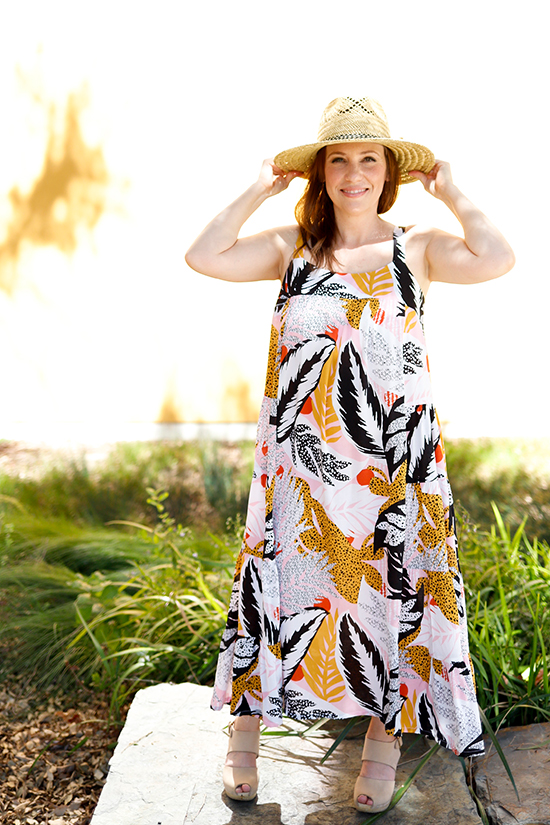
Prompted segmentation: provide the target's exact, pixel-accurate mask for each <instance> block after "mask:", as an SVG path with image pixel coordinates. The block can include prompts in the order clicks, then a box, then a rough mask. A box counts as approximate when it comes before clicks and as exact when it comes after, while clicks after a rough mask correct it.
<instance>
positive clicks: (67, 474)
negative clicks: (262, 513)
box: [0, 442, 252, 530]
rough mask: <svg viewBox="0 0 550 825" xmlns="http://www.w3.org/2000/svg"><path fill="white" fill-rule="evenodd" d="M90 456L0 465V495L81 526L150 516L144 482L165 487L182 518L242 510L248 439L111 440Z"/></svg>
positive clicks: (220, 521) (208, 520) (202, 520)
mask: <svg viewBox="0 0 550 825" xmlns="http://www.w3.org/2000/svg"><path fill="white" fill-rule="evenodd" d="M92 459H93V456H92V457H90V456H89V457H85V456H83V455H82V456H76V457H75V456H74V455H73V456H70V457H68V458H67V457H66V456H64V455H63V454H62V453H53V455H52V456H51V458H50V460H49V461H47V462H40V461H37V460H34V461H32V462H31V463H30V467H29V468H26V467H25V471H24V472H22V473H19V474H18V475H15V474H13V473H11V474H8V473H5V472H4V473H1V472H0V500H2V499H3V500H5V499H6V498H8V499H12V500H13V499H15V500H16V501H17V502H18V503H19V505H20V507H21V508H22V509H23V511H24V512H27V513H33V514H36V515H38V514H39V515H40V516H41V517H43V518H47V519H52V518H53V519H64V520H66V521H72V522H73V523H74V524H77V525H80V526H83V525H86V524H88V525H94V526H98V525H103V524H105V523H106V522H108V521H112V520H114V519H120V518H127V519H129V520H132V521H137V522H145V523H146V524H153V523H154V515H153V511H152V510H151V508H147V507H145V506H144V502H145V496H144V490H145V489H146V488H147V487H151V488H154V489H163V490H166V491H167V492H168V494H169V498H168V502H167V507H168V509H169V511H170V515H171V516H172V518H174V519H177V520H178V521H179V522H181V523H182V524H184V525H189V526H191V525H192V526H195V527H199V528H200V527H204V526H206V525H208V527H209V528H210V529H215V530H223V527H224V524H225V521H226V519H227V518H236V517H237V515H239V514H240V515H241V516H244V513H245V511H246V504H247V497H248V487H249V484H250V478H251V474H252V445H251V444H250V443H247V442H243V443H242V444H239V445H230V444H218V443H216V444H210V443H200V442H197V443H188V442H179V443H174V442H169V443H166V442H158V443H135V444H116V445H114V446H113V447H112V449H111V450H110V451H109V452H108V453H107V454H105V455H104V456H102V457H101V459H100V460H98V461H95V462H93V461H92Z"/></svg>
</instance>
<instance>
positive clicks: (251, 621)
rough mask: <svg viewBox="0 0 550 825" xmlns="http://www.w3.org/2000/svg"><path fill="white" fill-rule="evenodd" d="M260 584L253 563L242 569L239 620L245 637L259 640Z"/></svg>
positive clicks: (260, 620) (260, 631)
mask: <svg viewBox="0 0 550 825" xmlns="http://www.w3.org/2000/svg"><path fill="white" fill-rule="evenodd" d="M262 603H263V599H262V583H261V581H260V577H259V575H258V571H257V569H256V565H255V564H254V561H249V562H248V563H246V564H245V565H244V567H243V571H242V580H241V597H240V602H239V606H240V618H241V624H242V626H243V630H244V632H245V634H246V635H247V636H253V637H254V638H256V639H259V638H260V636H261V635H262V615H263V604H262Z"/></svg>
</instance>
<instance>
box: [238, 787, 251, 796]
mask: <svg viewBox="0 0 550 825" xmlns="http://www.w3.org/2000/svg"><path fill="white" fill-rule="evenodd" d="M235 790H236V791H237V793H238V794H239V795H241V794H242V796H246V794H249V793H250V785H237V787H236V788H235Z"/></svg>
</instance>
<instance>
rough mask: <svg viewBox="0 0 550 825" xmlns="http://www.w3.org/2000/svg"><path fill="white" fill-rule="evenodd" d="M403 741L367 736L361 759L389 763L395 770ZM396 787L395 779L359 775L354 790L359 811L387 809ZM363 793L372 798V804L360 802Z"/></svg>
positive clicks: (369, 812)
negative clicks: (383, 740)
mask: <svg viewBox="0 0 550 825" xmlns="http://www.w3.org/2000/svg"><path fill="white" fill-rule="evenodd" d="M401 741H402V740H401V739H392V740H391V741H389V742H379V741H378V740H377V739H369V738H368V737H365V742H364V744H363V754H362V756H361V759H362V760H364V761H365V760H367V761H368V762H378V763H379V764H382V765H389V766H390V768H393V769H394V770H395V769H396V768H397V763H398V762H399V757H400V756H401ZM394 789H395V779H371V777H370V776H358V777H357V779H356V782H355V789H354V791H353V799H354V802H355V807H356V808H357V810H358V811H361V812H362V813H367V814H377V813H380V811H385V810H386V808H387V807H388V805H389V804H390V802H391V801H392V797H393V792H394ZM361 795H364V796H368V797H369V798H370V799H372V805H367V804H366V803H363V802H358V801H357V799H358V797H360V796H361Z"/></svg>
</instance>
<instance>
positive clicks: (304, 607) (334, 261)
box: [186, 98, 514, 813]
mask: <svg viewBox="0 0 550 825" xmlns="http://www.w3.org/2000/svg"><path fill="white" fill-rule="evenodd" d="M297 175H305V176H306V177H307V178H308V184H307V187H306V190H305V193H304V196H303V197H302V199H301V200H300V202H299V204H298V206H297V209H296V218H297V222H298V225H295V226H285V227H279V228H276V229H270V230H266V231H265V232H261V233H259V234H258V235H254V236H252V237H249V238H239V237H238V236H239V231H240V229H241V227H242V225H243V223H244V222H245V221H246V219H247V218H248V217H249V216H250V215H251V214H252V212H254V210H255V209H257V208H258V207H259V206H260V205H261V204H262V203H263V201H265V200H266V199H267V198H268V197H271V196H272V195H276V194H278V193H279V192H281V191H283V190H284V189H286V187H287V186H288V185H289V183H290V182H291V181H292V179H293V178H294V177H296V176H297ZM414 180H420V181H421V183H422V184H423V186H424V188H425V190H426V191H427V192H428V193H429V194H431V195H433V196H434V197H436V198H439V199H440V200H442V201H443V202H444V203H445V204H446V205H447V206H448V207H449V209H450V210H451V211H452V212H453V213H454V214H455V215H456V217H457V218H458V220H459V221H460V223H461V224H462V228H463V231H464V238H460V237H455V236H454V235H450V234H448V233H446V232H442V231H441V230H438V229H433V228H426V227H422V226H409V227H407V228H405V229H403V228H398V227H394V226H393V225H391V224H389V223H388V222H387V221H385V220H384V219H383V218H382V217H381V214H383V213H384V212H386V211H387V210H388V209H389V208H390V207H391V206H392V204H393V202H394V201H395V197H396V195H397V189H398V185H399V183H409V182H412V181H414ZM186 260H187V263H188V264H189V265H190V266H191V267H193V269H196V270H197V271H198V272H202V273H204V274H205V275H209V276H211V277H214V278H222V279H224V280H229V281H253V280H260V279H281V280H282V287H281V292H280V295H279V299H278V301H277V305H276V308H275V315H274V319H273V326H272V331H271V343H270V350H269V363H268V372H267V382H266V390H265V397H264V402H263V405H262V410H261V415H260V422H259V427H258V437H257V444H256V458H255V469H254V477H253V481H252V487H251V493H250V501H249V511H248V518H247V524H246V530H245V536H244V542H243V546H242V550H241V554H240V556H239V559H238V562H237V569H236V573H235V583H234V589H233V595H232V600H231V604H230V608H229V615H228V622H227V627H226V630H225V632H224V635H223V639H222V643H221V649H220V658H219V663H218V671H217V677H216V686H215V689H214V697H213V702H212V707H214V708H215V709H220V708H221V707H222V706H223V705H224V704H225V703H229V704H230V705H231V713H232V714H234V715H235V717H236V718H235V721H234V722H233V724H232V726H231V729H230V745H229V753H228V757H227V762H226V767H225V770H224V784H225V790H226V792H227V794H228V795H229V796H231V797H232V798H234V799H251V798H253V797H254V796H255V794H256V790H257V785H258V777H257V772H256V769H255V759H256V754H257V752H258V743H259V733H258V731H259V720H260V718H263V721H264V722H265V724H267V725H277V724H280V722H281V718H282V714H283V712H284V713H286V714H287V715H289V716H291V717H293V718H297V719H304V720H305V719H319V718H324V717H330V718H344V717H351V716H356V715H361V714H363V715H370V716H371V717H372V718H371V723H370V726H369V730H368V733H367V736H366V738H365V745H364V749H363V757H362V758H363V762H362V767H361V772H360V776H359V777H358V779H357V782H356V786H355V805H356V807H357V809H358V810H361V811H367V812H370V813H375V812H377V811H381V810H384V809H385V808H386V807H387V806H388V805H389V803H390V801H391V797H392V794H393V790H394V781H395V768H396V766H397V762H398V760H399V746H400V739H399V738H400V737H401V735H402V733H403V732H417V733H423V734H426V735H428V736H429V737H430V738H432V739H434V740H436V741H437V742H439V743H440V744H442V745H444V746H446V747H449V748H451V749H452V750H453V751H454V752H455V753H458V754H461V755H464V756H466V755H474V754H479V753H481V752H482V749H483V745H482V740H481V727H480V722H479V716H478V711H477V703H476V697H475V686H474V676H473V673H472V666H471V661H470V658H469V653H468V640H467V628H466V616H465V610H464V590H463V584H462V579H461V574H460V568H459V563H458V558H457V548H456V539H455V529H454V515H453V506H452V497H451V493H450V489H449V485H448V481H447V475H446V468H445V457H444V451H443V443H442V440H441V433H440V429H439V424H438V421H437V417H436V415H435V411H434V408H433V405H432V399H431V390H430V380H429V372H428V362H427V357H426V349H425V342H424V335H423V329H422V311H423V302H424V296H425V294H426V292H427V290H428V287H429V285H430V283H431V282H432V281H445V282H447V283H459V284H472V283H479V282H481V281H486V280H489V279H491V278H496V277H498V276H500V275H503V274H504V273H505V272H508V271H509V270H510V269H511V267H512V266H513V264H514V255H513V252H512V250H511V249H510V247H509V245H508V244H507V242H506V241H505V240H504V238H503V237H502V235H501V234H500V232H498V230H497V229H496V228H495V227H494V226H493V225H492V224H491V223H490V222H489V220H488V219H487V218H486V217H485V216H484V215H483V214H482V213H481V212H480V211H479V209H477V208H476V207H475V206H474V205H473V204H472V203H470V201H468V200H467V198H466V197H465V196H464V195H463V194H462V193H461V192H460V191H459V190H458V189H457V187H456V186H455V185H454V183H453V181H452V178H451V172H450V168H449V164H447V163H444V162H443V161H436V160H435V159H434V157H433V154H432V153H431V152H430V150H429V149H427V148H426V147H424V146H421V145H419V144H413V143H410V142H407V141H404V140H396V139H392V138H391V137H390V133H389V129H388V125H387V121H386V117H385V114H384V112H383V109H382V108H381V106H380V105H379V104H378V103H376V102H375V101H373V100H371V99H369V98H363V99H361V100H356V99H352V98H338V99H337V100H334V101H332V103H330V104H329V106H328V107H327V109H326V110H325V112H324V114H323V119H322V121H321V126H320V130H319V139H318V141H317V142H316V143H314V144H309V145H307V146H300V147H297V148H295V149H291V150H288V151H286V152H282V153H281V154H280V155H277V157H276V158H275V159H274V161H265V162H264V164H263V166H262V170H261V173H260V177H259V179H258V181H257V182H256V183H254V184H253V185H252V186H251V187H250V188H249V189H247V190H246V192H244V194H243V195H241V197H239V198H238V199H237V200H236V201H235V202H234V203H232V204H231V205H230V206H229V207H227V209H225V210H224V211H223V212H222V213H221V214H220V215H218V217H217V218H215V219H214V220H213V221H212V223H211V224H209V225H208V226H207V227H206V229H205V230H204V231H203V233H202V234H201V235H200V236H199V238H198V239H197V240H196V241H195V243H194V244H193V246H192V247H191V248H190V250H189V252H188V253H187V256H186Z"/></svg>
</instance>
